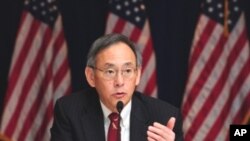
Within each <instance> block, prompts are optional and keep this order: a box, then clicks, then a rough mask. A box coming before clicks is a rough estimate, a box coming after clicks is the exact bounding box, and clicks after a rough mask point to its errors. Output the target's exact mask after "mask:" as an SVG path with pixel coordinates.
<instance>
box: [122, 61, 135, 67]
mask: <svg viewBox="0 0 250 141" xmlns="http://www.w3.org/2000/svg"><path fill="white" fill-rule="evenodd" d="M122 66H123V67H130V66H134V63H132V62H127V63H125V64H124V65H122Z"/></svg>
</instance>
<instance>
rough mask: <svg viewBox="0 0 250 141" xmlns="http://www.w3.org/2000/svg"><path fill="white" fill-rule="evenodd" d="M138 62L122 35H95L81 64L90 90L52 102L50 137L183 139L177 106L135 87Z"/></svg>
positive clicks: (62, 140)
mask: <svg viewBox="0 0 250 141" xmlns="http://www.w3.org/2000/svg"><path fill="white" fill-rule="evenodd" d="M141 62H142V58H141V55H140V53H139V51H138V50H137V48H136V47H135V46H134V44H133V43H132V42H131V41H130V40H129V39H128V38H127V37H126V36H123V35H120V34H109V35H105V36H103V37H101V38H99V39H97V40H96V41H95V42H94V43H93V45H92V47H91V48H90V51H89V54H88V58H87V66H86V68H85V75H86V78H87V81H88V83H89V85H90V86H91V87H92V88H90V89H88V90H84V91H82V92H78V93H75V94H72V95H69V96H66V97H63V98H60V99H59V100H57V102H56V106H55V114H54V123H53V126H52V128H51V136H52V138H51V140H52V141H110V140H111V139H110V138H112V136H116V137H115V138H117V140H116V141H118V140H120V139H121V141H147V140H148V141H174V140H178V141H180V140H183V134H182V121H181V115H180V112H179V110H178V109H177V108H175V107H173V106H171V105H170V104H168V103H166V102H163V101H161V100H159V99H155V98H151V97H148V96H145V95H143V94H141V93H139V92H136V91H135V88H136V86H137V85H138V84H139V82H140V76H141V66H142V63H141ZM119 101H120V102H119ZM118 102H119V104H118V107H117V103H118ZM123 105H124V106H123ZM110 113H120V114H116V115H119V117H120V118H119V117H118V118H119V121H120V124H119V123H115V121H117V120H115V121H113V120H111V119H109V117H110V116H109V115H110ZM110 123H111V125H110ZM115 124H116V125H115ZM117 125H118V127H117ZM111 130H112V131H111ZM111 132H113V133H114V132H115V133H114V134H115V135H114V134H113V133H111ZM117 132H119V133H117ZM119 134H120V135H119Z"/></svg>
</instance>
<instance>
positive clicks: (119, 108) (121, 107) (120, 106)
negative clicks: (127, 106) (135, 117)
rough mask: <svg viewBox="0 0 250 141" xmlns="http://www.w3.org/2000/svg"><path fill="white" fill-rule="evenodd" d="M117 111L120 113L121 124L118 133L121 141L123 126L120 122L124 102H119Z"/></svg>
mask: <svg viewBox="0 0 250 141" xmlns="http://www.w3.org/2000/svg"><path fill="white" fill-rule="evenodd" d="M116 109H117V111H118V113H119V123H118V125H119V126H118V131H119V136H118V141H121V125H120V121H121V111H122V109H123V102H122V101H118V102H117V104H116Z"/></svg>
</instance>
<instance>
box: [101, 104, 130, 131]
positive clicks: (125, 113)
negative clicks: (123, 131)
mask: <svg viewBox="0 0 250 141" xmlns="http://www.w3.org/2000/svg"><path fill="white" fill-rule="evenodd" d="M100 103H101V107H102V111H103V115H104V120H105V121H104V122H107V121H109V118H108V116H109V114H111V112H112V111H110V110H109V109H108V108H107V107H106V106H105V105H104V104H103V103H102V101H101V100H100ZM131 105H132V102H131V100H130V101H129V102H128V104H127V105H125V106H124V107H123V109H122V111H121V126H123V127H125V126H126V125H127V126H129V125H130V124H129V119H130V111H131Z"/></svg>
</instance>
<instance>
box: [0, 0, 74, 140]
mask: <svg viewBox="0 0 250 141" xmlns="http://www.w3.org/2000/svg"><path fill="white" fill-rule="evenodd" d="M44 2H45V3H49V2H48V1H44ZM37 4H38V3H37V1H26V2H25V4H24V10H23V13H22V17H21V21H20V27H19V29H18V32H17V38H16V43H15V48H14V52H13V57H12V62H11V68H10V72H9V77H8V79H9V83H8V88H7V93H6V97H5V99H4V109H3V111H4V113H3V117H2V119H1V124H0V125H1V128H0V130H1V132H2V133H3V134H4V135H6V136H8V137H9V138H11V140H13V141H16V140H18V141H24V140H43V139H45V140H46V141H47V140H49V138H50V134H49V133H48V129H49V128H50V127H51V124H52V120H53V115H52V113H53V112H52V111H53V106H54V103H55V101H56V99H57V98H59V97H61V96H63V95H66V94H68V93H69V91H70V90H71V86H70V78H71V77H70V69H69V66H68V61H67V45H66V42H65V39H64V34H63V29H62V25H61V24H62V23H61V16H60V15H59V16H57V12H56V11H57V10H58V9H57V6H56V5H55V1H53V2H51V3H50V6H54V8H56V11H49V10H48V9H49V8H48V7H46V6H48V5H49V4H45V7H43V8H45V9H44V10H47V11H48V14H46V15H43V16H47V17H45V18H44V17H39V18H37V17H36V15H37V14H34V13H35V12H37V10H35V11H32V8H31V9H29V6H30V7H34V6H38V5H37ZM39 6H41V5H39ZM46 8H47V9H46ZM33 10H34V9H33ZM49 12H51V13H53V12H55V13H54V14H53V16H54V17H53V16H51V15H49ZM46 19H49V20H50V21H46ZM51 20H54V21H55V22H54V23H53V22H52V21H51ZM51 25H54V26H53V28H52V26H51Z"/></svg>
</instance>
